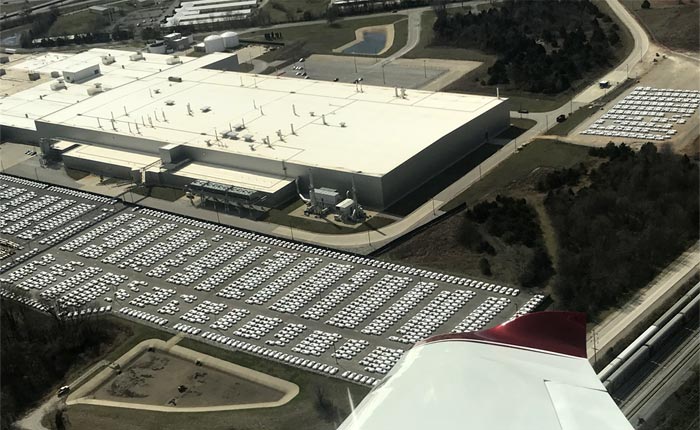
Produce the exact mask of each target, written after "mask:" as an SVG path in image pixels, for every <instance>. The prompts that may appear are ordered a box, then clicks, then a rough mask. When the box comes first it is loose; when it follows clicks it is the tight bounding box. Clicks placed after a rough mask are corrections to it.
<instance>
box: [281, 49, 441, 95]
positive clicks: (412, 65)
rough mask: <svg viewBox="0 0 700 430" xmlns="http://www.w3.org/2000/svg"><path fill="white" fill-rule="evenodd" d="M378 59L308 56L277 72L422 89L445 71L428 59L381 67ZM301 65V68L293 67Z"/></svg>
mask: <svg viewBox="0 0 700 430" xmlns="http://www.w3.org/2000/svg"><path fill="white" fill-rule="evenodd" d="M380 61H381V58H369V57H350V56H340V55H312V56H310V57H309V58H307V59H306V60H304V62H297V63H294V64H291V65H289V66H287V67H285V68H284V69H282V70H280V71H278V72H277V74H282V75H283V76H287V77H294V78H299V79H304V76H301V75H297V73H300V74H303V73H306V74H307V75H308V76H309V79H318V80H322V81H334V80H335V79H336V78H337V79H338V82H345V83H353V82H355V80H356V79H359V78H362V82H363V83H364V84H365V85H382V86H393V87H402V88H422V87H424V86H425V85H427V84H428V83H429V82H430V81H433V80H435V79H437V78H438V77H440V76H442V75H443V74H445V73H447V71H448V69H447V68H444V67H434V66H431V64H430V62H429V61H426V62H423V61H420V60H396V61H394V62H391V63H389V64H387V65H386V66H384V67H382V66H381V64H380ZM295 67H301V68H302V69H301V70H297V69H294V68H295ZM356 70H357V71H356Z"/></svg>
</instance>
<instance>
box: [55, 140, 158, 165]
mask: <svg viewBox="0 0 700 430" xmlns="http://www.w3.org/2000/svg"><path fill="white" fill-rule="evenodd" d="M63 155H64V156H66V155H68V156H71V157H75V158H80V159H83V160H90V161H97V162H101V163H106V164H113V165H116V166H122V167H130V168H132V169H142V168H144V167H146V166H150V165H151V164H156V165H160V158H159V157H156V156H153V155H149V154H144V153H141V152H134V151H121V150H118V149H111V148H103V147H100V146H93V145H80V146H78V147H77V148H74V149H71V150H70V151H67V152H65V153H64V154H63Z"/></svg>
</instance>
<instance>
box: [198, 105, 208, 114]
mask: <svg viewBox="0 0 700 430" xmlns="http://www.w3.org/2000/svg"><path fill="white" fill-rule="evenodd" d="M199 110H201V111H202V112H203V113H207V112H209V111H210V110H211V106H202V107H201V108H199Z"/></svg>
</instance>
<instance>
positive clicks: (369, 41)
mask: <svg viewBox="0 0 700 430" xmlns="http://www.w3.org/2000/svg"><path fill="white" fill-rule="evenodd" d="M362 34H363V36H364V38H365V40H363V41H362V42H357V43H356V44H354V45H352V46H351V47H349V48H347V49H345V50H344V51H343V53H344V54H364V55H377V54H378V53H379V52H381V51H382V49H384V45H386V32H384V31H365V32H364V33H362Z"/></svg>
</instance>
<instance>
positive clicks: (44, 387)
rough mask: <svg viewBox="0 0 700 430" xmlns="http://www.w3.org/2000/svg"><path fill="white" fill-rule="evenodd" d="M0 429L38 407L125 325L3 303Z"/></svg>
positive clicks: (0, 314)
mask: <svg viewBox="0 0 700 430" xmlns="http://www.w3.org/2000/svg"><path fill="white" fill-rule="evenodd" d="M0 326H1V327H2V330H1V331H0V362H2V366H1V368H0V380H2V385H1V386H0V399H1V404H2V414H0V428H3V429H8V428H12V427H11V426H12V423H13V422H14V421H15V420H17V419H18V418H21V417H22V415H23V414H25V413H26V412H27V411H28V410H29V409H31V408H32V407H34V406H36V402H37V401H38V400H39V399H41V398H42V397H43V396H44V395H45V394H46V392H47V391H49V390H51V389H55V388H56V386H57V385H58V384H60V383H61V381H62V379H63V378H64V376H65V374H66V372H67V371H68V370H69V369H70V368H71V367H73V366H74V365H76V363H80V362H84V361H88V360H90V359H92V358H93V357H95V356H97V355H99V354H100V353H102V352H104V351H103V349H104V348H105V346H106V345H109V344H111V343H112V341H113V340H114V338H115V337H116V336H118V334H119V333H120V331H122V330H124V328H123V326H121V325H119V326H118V325H117V324H115V323H113V322H112V321H110V320H104V319H100V320H99V321H98V320H97V319H96V318H95V317H85V318H81V319H73V320H61V319H59V318H57V317H56V316H55V315H47V314H43V313H40V312H37V311H35V310H33V309H30V308H29V307H27V306H26V305H23V304H21V303H19V302H17V301H14V300H7V299H0Z"/></svg>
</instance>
